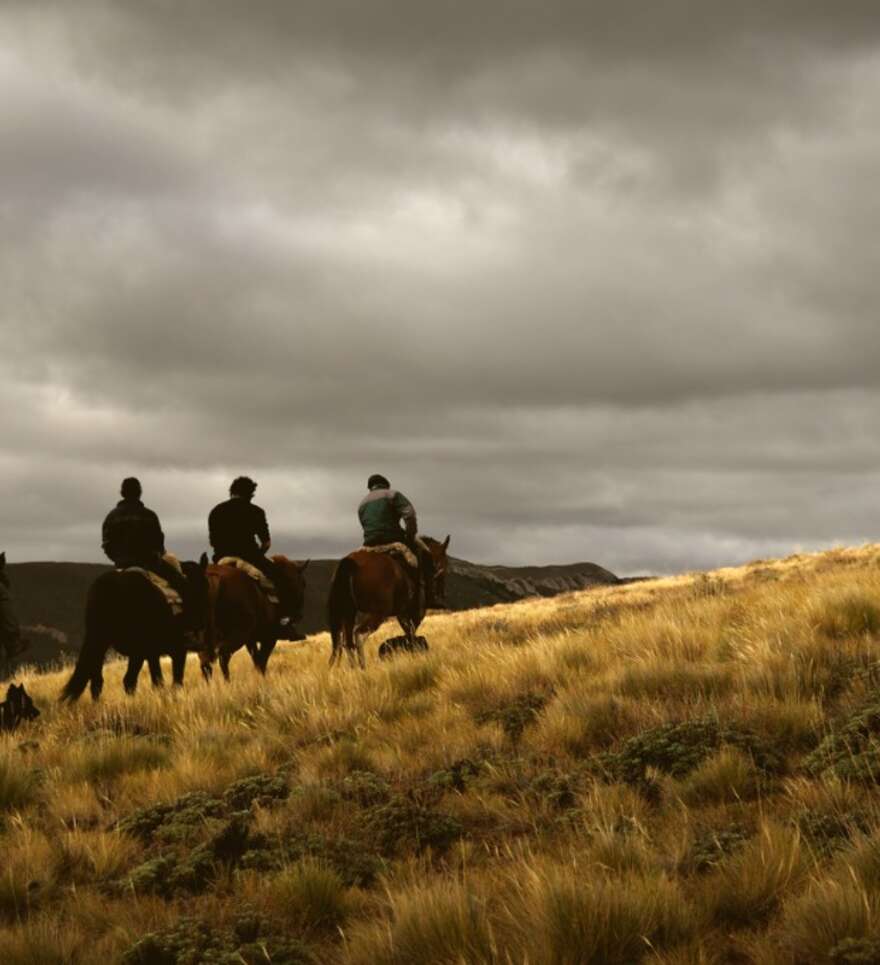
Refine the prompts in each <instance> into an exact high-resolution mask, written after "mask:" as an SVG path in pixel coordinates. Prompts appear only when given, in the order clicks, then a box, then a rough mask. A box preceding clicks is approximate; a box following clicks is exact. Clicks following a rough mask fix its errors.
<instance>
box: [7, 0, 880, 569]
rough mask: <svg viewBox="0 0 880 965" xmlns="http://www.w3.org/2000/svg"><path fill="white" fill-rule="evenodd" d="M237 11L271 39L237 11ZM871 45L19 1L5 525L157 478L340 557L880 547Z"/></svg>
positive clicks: (71, 533)
mask: <svg viewBox="0 0 880 965" xmlns="http://www.w3.org/2000/svg"><path fill="white" fill-rule="evenodd" d="M255 11H256V13H255ZM878 33H880V19H878V18H877V17H876V12H875V10H874V8H873V5H871V4H868V3H864V4H860V3H842V4H839V5H836V6H835V8H834V10H833V11H830V10H829V8H828V7H827V5H826V4H818V3H815V4H814V3H797V4H794V3H780V2H777V3H761V4H758V3H745V4H738V5H729V4H704V5H700V6H699V8H698V9H697V10H696V11H695V10H694V8H693V4H686V3H683V2H682V3H668V4H662V5H660V4H657V5H647V7H646V5H645V4H635V3H633V4H620V3H617V4H615V5H613V6H612V5H610V4H598V3H587V4H583V3H578V4H575V3H573V2H572V3H568V2H562V0H559V2H555V3H548V4H541V5H534V4H526V3H513V4H511V3H505V4H503V5H502V4H499V5H497V6H495V5H493V4H480V5H473V4H467V5H465V4H445V5H440V4H434V5H429V4H401V3H392V2H382V3H376V4H369V5H364V4H355V3H341V2H337V3H322V4H317V3H314V4H313V3H297V4H286V3H279V4H268V3H267V4H261V5H259V6H258V7H256V8H255V7H253V6H251V7H247V6H245V5H241V4H238V3H232V2H229V3H227V2H212V3H210V4H208V3H205V4H199V3H194V4H185V5H180V4H172V3H164V2H161V3H151V4H144V3H101V2H91V0H89V2H84V3H82V4H78V5H77V9H76V15H75V16H74V14H73V12H72V10H71V8H70V7H69V6H68V5H62V4H54V3H42V2H28V3H9V4H6V5H5V6H4V8H3V10H2V11H0V81H2V83H3V87H4V91H5V92H6V94H7V96H5V97H4V99H3V101H2V103H0V123H2V125H3V130H4V137H3V139H2V141H0V178H2V182H3V185H4V191H3V196H2V199H0V290H2V296H0V326H2V334H3V344H4V353H3V355H2V356H0V376H2V379H3V384H2V388H0V404H2V409H3V411H4V412H5V413H7V417H6V418H5V419H4V430H3V436H2V441H0V469H2V477H0V506H2V507H5V509H0V538H2V540H3V542H4V543H5V544H6V545H7V546H8V548H9V550H10V554H11V555H12V556H18V557H19V558H32V559H35V558H45V557H48V556H55V557H66V558H90V559H92V558H96V557H97V555H98V550H97V547H96V536H95V529H96V527H97V524H98V522H99V521H100V518H101V517H102V515H103V512H104V511H105V510H106V507H107V505H108V504H109V503H110V502H111V501H112V499H113V496H114V494H115V489H116V485H117V483H118V478H119V477H121V476H122V475H126V474H128V473H129V472H137V473H139V474H141V475H142V476H143V477H144V481H145V483H146V484H147V485H148V494H149V495H150V501H151V502H152V503H153V504H155V505H156V508H157V509H159V510H160V511H161V513H162V516H163V519H164V521H165V527H166V530H167V531H168V533H169V536H171V538H172V542H177V543H178V544H179V545H180V546H181V547H182V548H184V549H185V550H186V551H187V552H195V551H196V549H197V548H199V547H200V546H201V545H202V544H203V542H204V522H203V520H204V517H205V515H206V512H207V509H208V508H210V505H211V504H212V503H213V502H214V501H216V500H219V499H220V498H222V496H223V493H224V491H225V487H226V484H227V481H228V477H229V475H230V474H234V473H237V472H239V471H244V470H247V471H253V472H258V473H260V480H261V490H260V495H261V499H262V500H263V502H264V504H265V505H266V507H267V509H269V510H270V518H271V519H272V520H273V521H274V525H275V529H276V530H277V532H278V534H279V537H280V539H281V540H282V541H284V542H285V543H286V544H288V545H289V547H290V548H291V551H292V552H302V553H303V555H305V554H306V553H311V554H313V555H316V554H323V553H328V554H329V553H336V552H341V551H342V550H343V549H344V548H345V547H346V546H350V545H351V544H352V543H353V542H354V541H355V540H356V538H357V532H356V526H355V525H354V522H355V521H354V519H353V516H352V512H353V509H352V507H353V506H354V505H355V504H356V502H357V499H358V495H359V492H360V489H361V487H362V485H363V479H364V477H365V476H366V474H367V473H368V472H371V471H373V470H375V469H376V468H381V469H383V471H387V472H388V473H389V474H390V475H392V477H393V478H394V479H395V481H396V482H397V483H398V484H399V485H400V486H401V487H402V488H404V489H405V490H406V491H407V492H409V494H410V495H411V496H412V497H413V499H414V500H415V501H416V503H417V504H418V505H419V508H420V509H421V512H422V516H423V523H424V525H425V527H426V528H427V529H428V530H429V531H436V532H438V533H440V532H441V531H443V532H445V531H451V532H453V534H454V539H455V540H456V549H457V552H459V553H460V554H462V555H466V556H469V557H471V558H476V559H484V560H493V559H497V560H501V561H508V562H533V561H544V562H548V561H559V560H564V559H574V558H585V557H586V558H592V559H595V560H597V561H598V562H601V563H603V564H605V565H607V566H609V567H611V568H612V569H615V568H617V569H620V570H622V571H625V572H631V571H633V570H641V569H645V568H648V569H654V570H663V569H670V568H677V567H681V566H691V565H692V566H696V565H710V564H712V563H716V562H722V561H726V560H730V559H745V558H748V557H750V556H759V555H767V554H768V553H772V552H782V551H785V550H787V549H789V548H791V547H793V546H795V545H804V546H814V545H825V544H827V543H830V542H835V541H838V540H860V539H865V538H869V537H871V536H872V535H873V534H874V533H875V532H876V528H877V524H878V522H880V518H878V517H880V514H878V511H877V510H876V509H875V508H874V506H873V502H872V497H873V492H874V491H875V490H876V482H877V479H876V475H877V468H876V467H877V465H878V462H877V456H878V449H880V438H878V431H877V429H876V427H875V425H874V416H875V413H876V411H877V403H878V398H877V391H876V386H877V381H876V376H875V372H876V366H877V362H878V349H880V334H878V329H877V325H876V320H875V311H874V306H875V305H876V304H877V303H878V296H880V280H878V279H880V275H878V271H877V265H876V243H875V241H874V238H873V235H874V226H875V225H876V221H877V210H876V208H877V204H878V202H877V201H876V193H875V192H874V190H873V181H874V178H875V175H874V172H875V171H876V169H877V165H878V162H880V137H878V136H877V135H876V134H875V132H876V130H878V129H880V126H878V120H880V117H878V114H880V108H878V107H877V104H878V100H877V97H876V92H877V89H878V85H880V59H878V57H877V43H878Z"/></svg>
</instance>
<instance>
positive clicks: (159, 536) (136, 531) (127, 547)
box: [101, 476, 186, 600]
mask: <svg viewBox="0 0 880 965" xmlns="http://www.w3.org/2000/svg"><path fill="white" fill-rule="evenodd" d="M142 492H143V491H142V489H141V484H140V481H139V480H138V479H135V478H134V476H129V477H128V478H127V479H123V480H122V487H121V488H120V491H119V495H120V496H122V499H120V501H119V502H118V503H117V504H116V507H115V508H114V509H111V510H110V512H109V513H108V514H107V517H106V518H105V520H104V525H103V526H102V527H101V548H102V549H103V550H104V553H105V554H106V555H107V556H108V557H109V558H110V559H111V560H112V561H113V563H114V565H115V566H116V568H117V569H120V570H124V569H126V568H127V567H129V566H139V567H141V568H142V569H145V570H150V572H152V573H155V574H156V575H157V576H161V577H162V579H163V580H165V581H166V582H167V583H170V584H171V586H172V587H173V588H174V589H175V590H176V591H177V592H178V593H179V594H180V597H181V599H182V600H185V599H186V596H185V594H186V579H185V578H184V576H183V574H182V573H180V571H179V570H178V569H177V568H176V567H175V566H173V565H172V564H171V563H169V562H168V561H167V560H166V559H165V534H164V533H163V532H162V526H161V524H160V523H159V517H158V516H157V515H156V514H155V513H154V512H153V510H152V509H148V508H147V507H146V506H145V505H144V504H143V502H142V501H141V495H142Z"/></svg>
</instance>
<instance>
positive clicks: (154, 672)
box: [147, 654, 165, 690]
mask: <svg viewBox="0 0 880 965" xmlns="http://www.w3.org/2000/svg"><path fill="white" fill-rule="evenodd" d="M147 666H148V667H149V668H150V683H151V684H152V685H153V688H154V689H155V690H159V689H160V688H162V687H164V686H165V681H164V679H163V677H162V661H161V660H160V659H159V656H158V654H155V655H153V656H150V657H147Z"/></svg>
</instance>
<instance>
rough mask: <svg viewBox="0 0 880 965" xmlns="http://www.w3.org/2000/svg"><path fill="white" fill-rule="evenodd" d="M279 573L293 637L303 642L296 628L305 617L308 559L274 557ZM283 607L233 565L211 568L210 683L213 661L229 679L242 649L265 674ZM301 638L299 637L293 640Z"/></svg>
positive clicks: (206, 667)
mask: <svg viewBox="0 0 880 965" xmlns="http://www.w3.org/2000/svg"><path fill="white" fill-rule="evenodd" d="M272 562H273V563H275V571H276V573H277V574H278V581H279V583H282V582H283V585H280V586H279V587H278V590H279V592H280V594H281V597H282V599H283V600H284V603H285V607H284V609H285V615H286V616H289V617H290V619H291V628H290V629H291V634H292V635H291V636H290V637H288V639H295V640H302V639H304V638H303V636H302V634H300V633H299V632H298V631H297V630H296V629H295V625H296V623H298V622H299V621H300V620H301V619H302V614H303V601H304V597H305V588H306V581H305V576H304V575H303V574H304V573H305V570H306V567H307V566H308V565H309V561H308V560H306V561H305V563H297V562H295V561H294V560H289V559H288V558H287V557H286V556H273V557H272ZM281 615H282V614H281V612H280V607H279V605H277V604H274V603H270V602H269V600H268V598H267V597H266V594H265V593H264V592H263V590H261V589H260V586H259V584H258V583H257V582H256V580H253V579H252V578H251V577H250V576H248V575H247V573H243V572H242V571H241V570H239V569H237V568H236V567H234V566H217V565H216V564H215V565H213V566H209V567H208V623H207V626H206V628H205V637H204V649H203V650H202V652H201V653H200V654H199V660H200V662H201V667H202V675H203V676H204V678H205V680H210V679H211V676H212V674H213V672H214V661H215V660H216V659H218V658H219V660H220V669H221V670H222V671H223V676H224V678H225V679H226V680H229V661H230V658H231V657H232V655H233V654H234V653H235V651H236V650H238V649H239V648H240V647H247V649H248V653H250V655H251V659H252V660H253V662H254V666H255V667H256V668H257V670H259V671H260V673H263V674H264V673H265V672H266V665H267V664H268V663H269V657H270V656H271V654H272V651H273V650H274V649H275V644H276V643H277V642H278V633H279V631H278V626H279V624H278V621H279V617H280V616H281ZM293 634H296V636H293Z"/></svg>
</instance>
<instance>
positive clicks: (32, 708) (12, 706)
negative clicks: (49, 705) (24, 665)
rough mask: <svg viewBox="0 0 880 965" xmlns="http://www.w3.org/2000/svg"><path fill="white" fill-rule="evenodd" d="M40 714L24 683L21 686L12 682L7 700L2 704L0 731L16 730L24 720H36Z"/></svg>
mask: <svg viewBox="0 0 880 965" xmlns="http://www.w3.org/2000/svg"><path fill="white" fill-rule="evenodd" d="M39 716H40V712H39V710H37V707H36V705H35V704H34V702H33V700H31V695H30V694H29V693H28V692H27V691H26V690H25V689H24V684H22V685H21V686H20V687H16V685H15V684H10V685H9V687H8V689H7V691H6V700H4V701H3V703H2V704H0V731H2V730H15V728H16V727H18V725H19V724H20V723H21V722H22V721H23V720H36V719H37V718H38V717H39Z"/></svg>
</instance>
